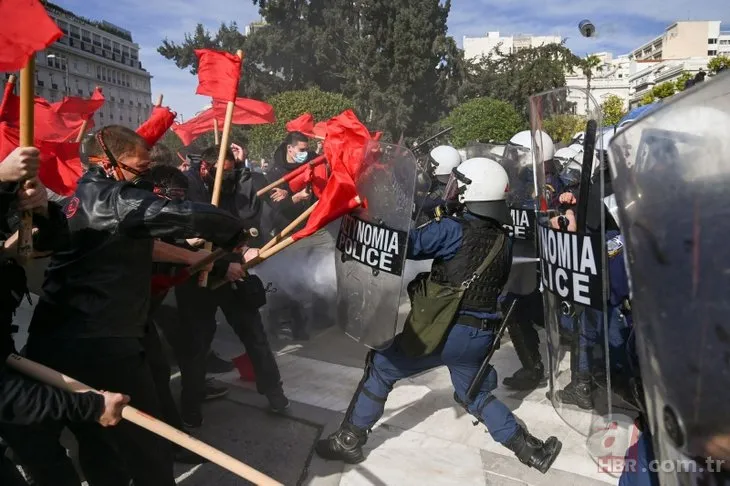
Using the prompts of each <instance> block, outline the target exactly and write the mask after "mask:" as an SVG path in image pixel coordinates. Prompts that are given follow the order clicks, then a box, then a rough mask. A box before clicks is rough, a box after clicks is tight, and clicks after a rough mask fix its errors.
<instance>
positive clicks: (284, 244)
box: [211, 196, 362, 290]
mask: <svg viewBox="0 0 730 486" xmlns="http://www.w3.org/2000/svg"><path fill="white" fill-rule="evenodd" d="M353 200H354V201H355V203H357V205H358V206H359V205H361V204H362V201H361V200H360V196H355V197H354V198H353ZM296 241H298V240H295V239H294V238H293V237H291V236H290V237H288V238H287V239H285V240H282V241H280V242H279V243H277V244H275V245H274V246H272V247H271V248H268V249H267V250H266V251H262V252H260V253H259V256H257V257H256V258H252V259H251V260H249V261H247V262H245V263H244V264H243V265H241V268H242V269H243V271H247V270H249V269H251V268H253V267H255V266H256V265H259V264H261V263H263V262H265V261H266V260H268V259H269V258H271V257H272V256H274V255H276V254H277V253H279V252H280V251H281V250H284V249H285V248H288V247H289V246H291V245H292V244H294V243H295V242H296ZM226 282H228V281H227V280H223V281H220V282H216V284H215V285H214V286H212V287H211V289H212V290H215V289H217V288H219V287H222V286H223V285H225V284H226Z"/></svg>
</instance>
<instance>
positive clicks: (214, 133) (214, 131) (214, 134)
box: [211, 107, 228, 145]
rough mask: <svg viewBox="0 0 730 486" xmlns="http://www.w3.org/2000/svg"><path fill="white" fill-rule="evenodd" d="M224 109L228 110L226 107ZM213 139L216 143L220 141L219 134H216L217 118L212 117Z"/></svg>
mask: <svg viewBox="0 0 730 486" xmlns="http://www.w3.org/2000/svg"><path fill="white" fill-rule="evenodd" d="M211 109H212V108H211ZM226 110H228V107H226ZM214 116H215V115H214ZM213 141H214V142H215V144H216V145H218V143H220V136H219V135H218V119H217V118H213Z"/></svg>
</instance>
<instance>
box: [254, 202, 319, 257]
mask: <svg viewBox="0 0 730 486" xmlns="http://www.w3.org/2000/svg"><path fill="white" fill-rule="evenodd" d="M318 203H319V201H314V203H313V204H312V205H311V206H309V207H308V208H307V210H306V211H304V212H303V213H302V214H300V215H299V216H297V218H296V219H295V220H294V221H292V222H291V223H289V226H287V227H286V228H284V229H283V230H281V233H279V234H278V235H276V236H274V237H273V238H272V239H271V240H270V241H269V242H268V243H266V244H265V245H264V246H262V247H261V250H260V251H266V250H268V249H269V248H271V247H272V246H274V245H276V244H278V243H279V242H280V241H281V240H283V239H284V238H286V237H287V236H289V233H291V232H292V231H294V228H296V227H297V226H299V225H300V224H302V222H303V221H305V220H306V219H307V218H308V217H309V215H310V214H312V211H314V208H316V207H317V204H318Z"/></svg>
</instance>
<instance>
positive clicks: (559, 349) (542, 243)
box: [530, 88, 617, 459]
mask: <svg viewBox="0 0 730 486" xmlns="http://www.w3.org/2000/svg"><path fill="white" fill-rule="evenodd" d="M576 113H584V114H583V115H576ZM600 113H601V111H600V107H599V105H598V104H597V103H596V101H595V99H593V97H592V96H591V95H590V94H589V93H588V92H587V91H585V90H582V89H576V88H570V89H567V88H563V89H556V90H553V91H549V92H545V93H541V94H538V95H535V96H532V97H531V98H530V123H531V131H532V137H533V149H532V150H533V153H534V154H535V155H536V156H535V157H534V161H535V181H536V186H537V187H536V194H537V195H538V206H537V228H538V233H539V235H538V254H539V258H540V278H541V284H542V288H543V304H544V310H545V327H546V331H547V341H548V357H549V369H550V391H549V392H548V397H549V398H550V400H551V402H552V404H553V406H554V408H555V410H556V411H557V413H558V414H559V415H560V417H562V418H563V420H564V421H565V422H566V423H567V424H569V425H570V426H571V427H572V428H574V429H575V430H576V431H577V432H578V433H580V434H582V435H584V436H586V437H587V439H588V445H589V451H593V449H595V448H596V444H597V443H598V444H600V443H602V442H601V437H603V436H604V435H605V434H606V433H607V430H608V428H609V427H608V424H610V423H611V422H613V421H614V420H613V414H614V413H617V411H616V410H614V408H615V402H616V400H617V398H616V397H614V396H613V394H612V389H611V378H612V375H611V371H612V370H611V360H610V357H611V354H610V352H609V351H610V349H609V345H608V343H609V331H613V329H609V328H610V327H611V326H613V325H614V321H615V320H616V319H614V316H613V315H612V316H611V319H610V320H609V309H608V306H607V302H608V290H609V289H608V275H607V272H608V270H607V268H608V267H607V261H608V260H607V259H608V255H607V252H606V247H607V244H606V243H607V236H609V235H607V233H606V226H605V214H604V211H603V206H602V204H601V202H602V201H603V198H604V184H603V182H604V180H603V178H604V171H603V170H602V168H601V167H600V166H598V167H597V166H596V162H595V161H596V157H595V154H596V153H601V151H602V147H601V137H597V136H596V135H597V134H600V133H601V117H600ZM566 115H572V116H580V117H581V118H582V119H583V121H584V123H585V125H584V126H585V132H584V136H583V152H584V154H583V155H584V156H583V158H582V160H581V163H580V164H579V165H578V177H577V178H575V177H573V178H569V179H568V178H564V177H561V176H562V174H561V173H560V171H561V166H560V164H559V163H558V162H556V161H555V160H554V159H549V160H547V161H545V162H541V161H542V159H543V157H541V156H540V154H541V153H543V152H542V151H543V147H542V138H541V133H543V132H544V133H550V128H551V127H552V126H554V125H553V123H552V122H553V120H555V119H556V117H564V116H566ZM558 119H559V118H558ZM572 170H575V168H573V169H572ZM573 175H575V173H573ZM564 181H568V183H566V182H564ZM595 201H598V204H594V202H595ZM599 454H600V453H597V454H593V456H594V459H597V458H598V455H599Z"/></svg>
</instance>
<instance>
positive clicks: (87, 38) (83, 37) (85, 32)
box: [81, 29, 91, 42]
mask: <svg viewBox="0 0 730 486" xmlns="http://www.w3.org/2000/svg"><path fill="white" fill-rule="evenodd" d="M81 40H82V41H84V42H91V32H89V31H88V30H83V29H82V30H81Z"/></svg>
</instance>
